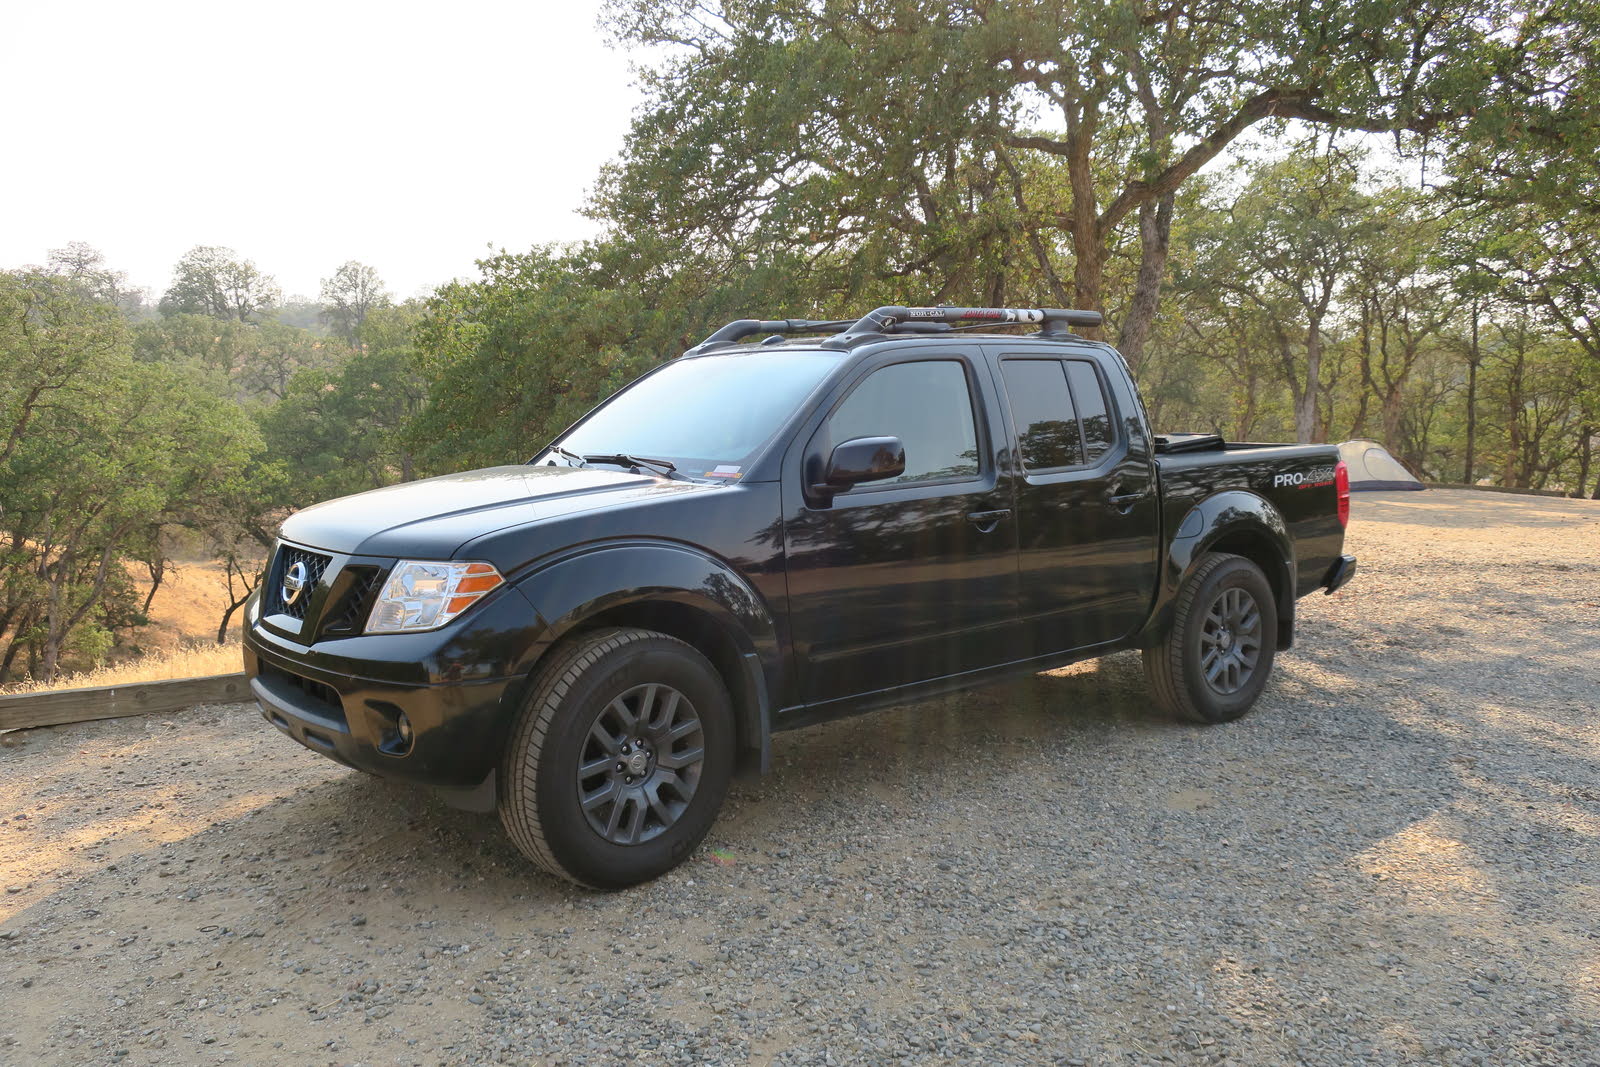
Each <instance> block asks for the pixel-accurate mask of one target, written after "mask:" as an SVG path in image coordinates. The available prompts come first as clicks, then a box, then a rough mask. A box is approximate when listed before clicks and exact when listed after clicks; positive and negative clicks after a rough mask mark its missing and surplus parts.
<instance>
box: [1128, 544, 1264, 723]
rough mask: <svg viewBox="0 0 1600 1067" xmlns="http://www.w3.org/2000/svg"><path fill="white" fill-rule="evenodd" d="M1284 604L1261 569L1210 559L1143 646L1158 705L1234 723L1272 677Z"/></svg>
mask: <svg viewBox="0 0 1600 1067" xmlns="http://www.w3.org/2000/svg"><path fill="white" fill-rule="evenodd" d="M1277 647H1278V609H1277V602H1276V601H1275V600H1274V599H1273V596H1272V586H1271V584H1270V583H1269V582H1268V581H1267V576H1266V575H1265V574H1263V573H1262V572H1261V568H1260V567H1258V566H1256V565H1255V564H1254V563H1253V562H1251V561H1250V560H1248V559H1245V558H1244V557H1243V556H1236V555H1233V554H1231V553H1226V552H1212V553H1208V554H1206V555H1205V556H1203V557H1202V558H1201V559H1200V561H1199V562H1198V563H1197V564H1196V565H1195V568H1194V570H1193V571H1192V572H1191V573H1190V574H1189V577H1188V578H1187V579H1185V580H1184V583H1183V586H1182V588H1180V589H1179V590H1178V595H1177V598H1176V599H1175V600H1174V602H1173V606H1172V621H1171V624H1170V625H1169V627H1168V629H1167V632H1166V634H1165V635H1163V636H1162V638H1161V640H1160V641H1159V642H1158V643H1157V644H1155V645H1153V646H1151V647H1149V648H1146V649H1145V650H1144V668H1145V674H1146V675H1148V677H1149V679H1150V688H1151V691H1152V692H1153V694H1154V695H1155V698H1156V702H1157V703H1158V704H1160V705H1161V707H1163V708H1164V709H1166V710H1167V711H1168V712H1169V713H1171V714H1172V715H1175V716H1177V717H1178V718H1181V719H1188V720H1189V721H1191V722H1201V723H1220V722H1230V721H1232V720H1234V719H1237V718H1238V717H1239V716H1241V715H1243V714H1244V713H1245V712H1247V711H1249V710H1250V709H1251V707H1253V706H1254V705H1255V702H1256V700H1257V698H1259V697H1260V696H1261V692H1262V690H1264V689H1265V688H1266V687H1267V682H1268V680H1269V679H1270V678H1271V675H1272V661H1273V658H1274V656H1275V655H1276V652H1277Z"/></svg>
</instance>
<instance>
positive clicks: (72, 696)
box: [0, 673, 250, 730]
mask: <svg viewBox="0 0 1600 1067" xmlns="http://www.w3.org/2000/svg"><path fill="white" fill-rule="evenodd" d="M249 699H250V684H249V683H248V682H247V681H245V677H244V675H243V674H242V673H240V674H214V675H210V676H209V677H206V678H172V679H168V680H165V681H160V682H135V683H134V684H132V685H102V686H96V687H94V688H92V689H58V690H56V691H55V692H51V693H21V694H18V695H16V696H0V730H19V729H22V728H24V727H28V726H58V725H60V724H62V723H68V722H88V721H89V720H90V719H117V718H121V717H122V716H124V715H148V714H150V713H152V712H163V711H180V710H182V709H183V708H189V707H193V706H194V705H196V704H237V703H240V702H241V701H246V700H249Z"/></svg>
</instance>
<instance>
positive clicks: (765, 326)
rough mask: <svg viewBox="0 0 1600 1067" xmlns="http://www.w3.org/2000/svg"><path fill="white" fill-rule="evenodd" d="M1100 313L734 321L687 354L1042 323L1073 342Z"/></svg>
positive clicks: (887, 313)
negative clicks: (813, 339)
mask: <svg viewBox="0 0 1600 1067" xmlns="http://www.w3.org/2000/svg"><path fill="white" fill-rule="evenodd" d="M1101 321H1102V319H1101V315H1100V312H1098V311H1068V310H1065V309H1062V308H952V307H936V308H904V307H881V308H878V309H876V310H875V311H869V312H867V313H866V314H865V315H863V316H861V318H859V319H735V320H734V321H733V322H730V323H728V324H727V325H726V326H723V327H721V328H719V329H718V330H716V332H714V333H712V334H711V336H710V337H707V338H706V339H705V340H704V341H701V342H700V343H699V344H697V345H695V346H694V347H693V348H691V349H689V351H688V352H685V353H684V355H694V354H695V353H697V352H704V351H706V350H708V349H711V348H715V347H717V346H718V345H728V344H736V343H738V342H739V341H742V340H744V339H745V338H746V337H750V336H752V335H754V334H758V333H765V334H778V335H782V334H786V333H836V334H842V335H843V336H842V337H841V338H840V340H842V341H850V340H853V339H855V338H857V337H860V336H863V335H865V334H878V333H947V332H949V331H950V330H952V329H954V328H955V327H956V326H958V325H962V326H977V325H981V324H983V323H986V322H992V323H995V324H997V325H1005V324H1019V325H1020V324H1024V323H1035V322H1036V323H1039V324H1040V329H1039V335H1040V336H1041V337H1070V336H1072V334H1071V331H1070V330H1069V329H1068V327H1071V326H1099V325H1100V323H1101Z"/></svg>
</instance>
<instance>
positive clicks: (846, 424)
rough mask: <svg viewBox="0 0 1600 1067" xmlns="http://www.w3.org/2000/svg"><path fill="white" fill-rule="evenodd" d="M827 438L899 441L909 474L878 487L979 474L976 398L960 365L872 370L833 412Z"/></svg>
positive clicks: (934, 363)
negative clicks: (969, 389)
mask: <svg viewBox="0 0 1600 1067" xmlns="http://www.w3.org/2000/svg"><path fill="white" fill-rule="evenodd" d="M828 436H829V437H830V438H831V439H832V442H833V444H835V445H840V444H843V443H844V442H846V441H849V440H851V439H852V438H856V437H890V436H892V437H898V438H900V440H901V442H902V443H903V444H904V445H905V446H906V472H905V473H904V474H902V475H901V476H900V477H898V478H890V479H885V480H884V481H882V482H873V483H872V484H873V485H893V484H895V483H897V482H922V481H930V480H934V479H944V478H960V477H972V476H974V475H976V474H977V473H978V434H977V428H976V426H975V425H974V424H973V421H972V396H971V394H970V393H969V392H968V391H967V374H966V371H965V370H964V369H963V367H962V365H961V364H960V363H956V362H953V361H951V360H929V361H926V362H922V363H896V364H893V365H892V366H888V367H884V368H882V369H881V370H876V371H873V372H872V373H871V374H870V375H868V376H867V378H866V380H865V381H863V382H862V383H861V384H860V385H858V386H856V388H855V390H854V391H853V392H852V393H851V394H850V395H849V397H847V398H846V399H845V402H844V403H843V404H841V405H840V406H839V410H837V411H835V412H834V413H833V417H832V418H831V419H830V420H829V423H828Z"/></svg>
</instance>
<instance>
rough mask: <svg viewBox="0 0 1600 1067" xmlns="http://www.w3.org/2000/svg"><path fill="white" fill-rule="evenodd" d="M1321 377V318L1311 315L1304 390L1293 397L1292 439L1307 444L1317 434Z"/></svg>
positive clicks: (1307, 340) (1307, 333)
mask: <svg viewBox="0 0 1600 1067" xmlns="http://www.w3.org/2000/svg"><path fill="white" fill-rule="evenodd" d="M1321 377H1322V319H1321V317H1320V316H1318V317H1313V318H1312V320H1311V325H1310V326H1309V327H1308V328H1307V329H1306V381H1305V390H1304V391H1303V392H1302V393H1301V394H1300V395H1299V396H1298V397H1296V398H1295V405H1294V439H1295V441H1296V442H1298V443H1300V444H1302V445H1308V444H1310V443H1311V442H1312V441H1313V440H1315V438H1316V435H1317V392H1318V389H1317V386H1318V384H1319V382H1320V380H1321Z"/></svg>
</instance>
